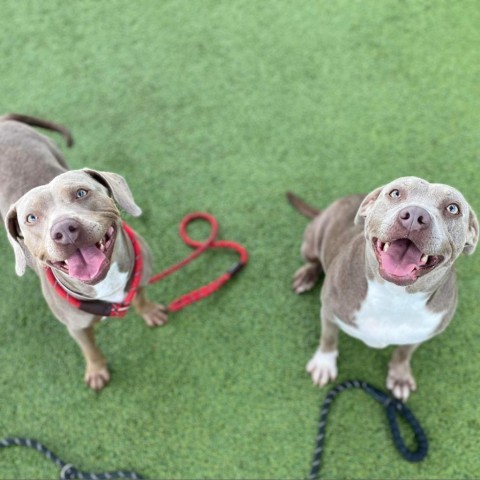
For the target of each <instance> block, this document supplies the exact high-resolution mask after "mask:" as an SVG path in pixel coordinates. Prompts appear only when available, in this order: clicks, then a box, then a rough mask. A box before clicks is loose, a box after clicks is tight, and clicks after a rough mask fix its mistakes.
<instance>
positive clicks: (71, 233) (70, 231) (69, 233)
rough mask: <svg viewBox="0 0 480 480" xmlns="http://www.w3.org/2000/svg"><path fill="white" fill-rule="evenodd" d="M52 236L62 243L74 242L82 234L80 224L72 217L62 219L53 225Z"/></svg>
mask: <svg viewBox="0 0 480 480" xmlns="http://www.w3.org/2000/svg"><path fill="white" fill-rule="evenodd" d="M50 236H51V238H52V240H53V241H54V242H56V243H59V244H60V245H71V244H74V243H75V242H77V240H78V237H79V236H80V224H79V223H78V222H77V221H76V220H72V219H66V220H60V221H58V222H56V223H55V224H54V225H53V226H52V229H51V230H50Z"/></svg>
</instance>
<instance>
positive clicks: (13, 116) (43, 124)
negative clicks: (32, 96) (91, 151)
mask: <svg viewBox="0 0 480 480" xmlns="http://www.w3.org/2000/svg"><path fill="white" fill-rule="evenodd" d="M7 120H15V121H16V122H21V123H26V124H27V125H30V126H32V127H40V128H45V129H47V130H52V131H53V132H58V133H60V134H61V135H62V136H63V138H64V139H65V142H66V143H67V147H71V146H72V145H73V137H72V134H71V133H70V130H68V128H67V127H64V126H63V125H60V124H58V123H54V122H50V121H49V120H42V119H41V118H36V117H30V116H28V115H22V114H20V113H7V114H6V115H3V116H1V117H0V121H1V122H5V121H7Z"/></svg>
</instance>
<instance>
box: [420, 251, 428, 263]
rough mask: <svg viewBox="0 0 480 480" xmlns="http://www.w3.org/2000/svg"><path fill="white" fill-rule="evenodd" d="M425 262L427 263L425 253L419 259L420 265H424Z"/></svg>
mask: <svg viewBox="0 0 480 480" xmlns="http://www.w3.org/2000/svg"><path fill="white" fill-rule="evenodd" d="M427 262H428V255H427V254H426V253H424V254H423V255H422V258H420V263H421V264H422V265H425V264H426V263H427Z"/></svg>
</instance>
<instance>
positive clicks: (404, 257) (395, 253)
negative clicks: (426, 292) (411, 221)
mask: <svg viewBox="0 0 480 480" xmlns="http://www.w3.org/2000/svg"><path fill="white" fill-rule="evenodd" d="M421 258H422V252H421V251H420V250H419V249H418V248H417V247H416V246H415V244H414V243H413V242H411V241H410V240H408V239H406V238H402V239H401V240H395V242H392V243H391V245H390V247H389V248H388V250H387V252H382V267H383V269H384V270H385V271H386V272H387V273H389V274H390V275H395V276H397V277H404V276H406V275H409V274H410V273H412V272H413V270H414V269H415V267H418V265H419V264H420V259H421Z"/></svg>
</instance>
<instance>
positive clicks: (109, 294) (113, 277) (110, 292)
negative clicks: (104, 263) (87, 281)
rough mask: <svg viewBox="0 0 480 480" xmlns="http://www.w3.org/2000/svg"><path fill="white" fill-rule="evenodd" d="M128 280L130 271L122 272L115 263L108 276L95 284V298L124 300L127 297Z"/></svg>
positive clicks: (115, 300)
mask: <svg viewBox="0 0 480 480" xmlns="http://www.w3.org/2000/svg"><path fill="white" fill-rule="evenodd" d="M127 282H128V272H120V270H119V269H118V265H117V264H116V263H114V264H113V265H112V266H111V267H110V268H109V270H108V273H107V276H106V277H105V278H104V279H103V280H102V281H101V282H99V283H97V284H96V285H94V289H95V299H96V300H104V301H105V302H122V301H123V299H124V298H125V289H126V286H127Z"/></svg>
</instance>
